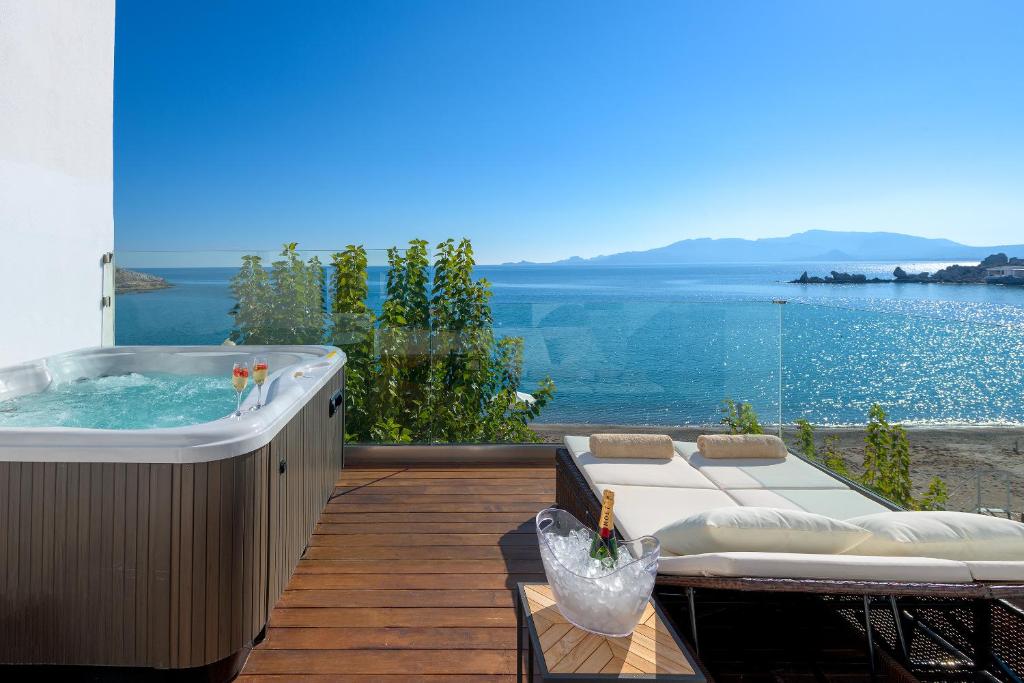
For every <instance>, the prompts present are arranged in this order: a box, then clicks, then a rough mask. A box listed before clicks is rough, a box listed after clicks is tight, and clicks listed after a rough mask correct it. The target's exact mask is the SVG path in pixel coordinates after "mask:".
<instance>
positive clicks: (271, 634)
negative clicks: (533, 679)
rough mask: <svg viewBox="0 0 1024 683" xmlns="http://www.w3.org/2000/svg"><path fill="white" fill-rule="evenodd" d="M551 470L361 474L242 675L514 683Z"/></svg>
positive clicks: (345, 487) (353, 470)
mask: <svg viewBox="0 0 1024 683" xmlns="http://www.w3.org/2000/svg"><path fill="white" fill-rule="evenodd" d="M554 498H555V475H554V469H553V467H552V466H551V465H537V464H524V465H521V466H514V465H474V464H446V465H436V464H424V465H417V466H408V467H384V466H377V467H369V466H365V467H349V468H347V469H346V470H345V471H344V472H343V473H342V475H341V477H340V478H339V480H338V485H337V488H336V491H335V494H334V496H333V497H332V499H331V500H330V501H329V502H328V504H327V506H326V508H325V509H324V512H323V514H321V516H320V521H319V523H318V525H317V527H316V530H315V532H314V535H313V537H312V539H311V540H310V545H309V548H308V550H307V551H306V554H305V556H304V557H303V559H302V560H301V561H300V562H299V565H298V567H297V568H296V570H295V574H294V575H293V576H292V579H291V581H290V582H289V584H288V586H287V589H286V590H285V592H284V594H283V595H282V597H281V599H280V600H279V601H278V603H277V605H276V606H275V608H274V611H273V613H272V615H271V618H270V625H269V627H268V629H267V636H266V639H265V640H264V641H263V642H262V643H260V645H258V646H257V647H256V648H255V649H254V650H253V651H252V653H251V654H250V656H249V659H248V661H247V662H246V664H245V667H244V669H243V670H242V673H241V675H240V677H239V679H238V680H239V681H243V682H245V683H270V682H272V681H294V680H296V679H299V678H301V679H302V680H306V681H317V680H323V681H326V680H328V679H329V680H331V681H339V680H344V681H358V680H375V681H381V680H384V681H387V680H394V681H417V680H421V681H432V680H441V679H443V680H446V681H447V680H460V679H464V680H465V681H467V682H468V681H482V682H487V681H512V680H513V679H514V678H515V670H516V666H515V664H516V663H515V654H516V652H515V648H516V636H515V623H516V617H515V610H514V607H513V589H514V588H515V584H516V582H518V581H539V580H543V571H544V570H543V568H542V566H541V562H540V556H539V554H538V550H537V541H536V535H535V532H534V527H533V517H534V515H535V514H536V513H537V511H538V510H540V509H541V508H544V507H547V506H548V505H551V504H552V503H553V502H554Z"/></svg>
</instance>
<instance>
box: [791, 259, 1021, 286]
mask: <svg viewBox="0 0 1024 683" xmlns="http://www.w3.org/2000/svg"><path fill="white" fill-rule="evenodd" d="M1000 266H1024V259H1020V258H1010V257H1008V256H1007V255H1006V254H1001V253H1000V254H992V255H991V256H988V257H986V258H985V259H984V260H982V262H981V263H979V264H978V265H976V266H961V265H952V266H948V267H946V268H943V269H941V270H937V271H935V272H934V273H927V272H925V273H908V272H907V271H905V270H903V269H902V268H900V267H899V266H897V267H896V270H894V271H892V276H893V278H894V279H892V280H885V279H882V278H877V277H874V278H870V279H868V277H867V276H866V275H862V274H860V273H852V274H851V273H837V272H836V271H834V270H833V271H832V274H831V275H826V276H825V277H817V276H814V275H811V276H809V275H808V274H807V271H804V272H803V274H802V275H801V276H800V277H798V278H797V279H796V280H790V284H800V285H819V284H820V285H862V284H869V283H880V282H898V283H907V282H924V283H948V284H996V285H1024V278H1013V277H1002V278H990V277H989V276H988V269H989V268H998V267H1000Z"/></svg>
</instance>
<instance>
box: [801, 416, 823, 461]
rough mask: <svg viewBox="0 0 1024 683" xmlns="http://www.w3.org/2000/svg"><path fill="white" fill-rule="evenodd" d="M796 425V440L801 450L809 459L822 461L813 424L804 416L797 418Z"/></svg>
mask: <svg viewBox="0 0 1024 683" xmlns="http://www.w3.org/2000/svg"><path fill="white" fill-rule="evenodd" d="M796 425H797V433H796V442H797V446H798V448H799V450H800V452H801V453H802V454H803V456H804V457H805V458H807V459H808V460H814V461H815V462H820V460H819V458H818V449H817V447H816V446H815V445H814V427H812V426H811V423H810V422H808V421H807V420H805V419H803V418H801V419H799V420H797V421H796Z"/></svg>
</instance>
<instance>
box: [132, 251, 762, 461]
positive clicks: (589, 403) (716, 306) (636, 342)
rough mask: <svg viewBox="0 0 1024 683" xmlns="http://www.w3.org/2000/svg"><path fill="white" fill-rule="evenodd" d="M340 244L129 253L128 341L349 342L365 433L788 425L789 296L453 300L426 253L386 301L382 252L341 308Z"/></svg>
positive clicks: (526, 434)
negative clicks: (733, 418) (726, 406)
mask: <svg viewBox="0 0 1024 683" xmlns="http://www.w3.org/2000/svg"><path fill="white" fill-rule="evenodd" d="M334 254H335V252H334V251H329V250H325V251H302V250H299V251H296V252H295V253H294V254H286V255H284V256H282V255H281V254H280V253H275V252H257V253H248V252H241V251H227V252H121V253H119V254H117V256H116V262H117V266H118V268H119V270H120V276H119V278H118V280H119V282H120V288H119V291H118V296H117V302H116V303H117V305H116V341H117V343H118V344H122V345H139V344H141V345H148V344H153V345H178V344H221V343H224V342H225V341H226V340H231V341H234V342H235V343H246V342H254V343H333V344H336V345H338V346H341V347H342V348H344V349H345V350H346V352H347V353H348V354H349V356H350V360H349V384H348V389H349V394H350V406H351V409H350V411H349V414H348V424H349V431H350V434H351V435H352V436H353V437H354V438H358V440H364V441H377V442H431V441H432V442H441V443H448V442H463V441H467V442H480V441H485V442H509V441H511V442H522V441H533V440H537V439H543V440H549V441H560V440H561V438H562V436H563V435H564V434H566V433H591V432H594V431H599V430H601V429H634V428H644V429H647V430H653V431H658V430H661V431H670V432H671V433H673V434H674V435H676V436H677V437H679V438H686V439H688V440H693V439H694V438H695V436H696V434H697V433H698V432H699V431H702V430H706V429H707V428H708V427H709V426H711V427H713V428H721V425H720V424H719V423H720V420H721V419H722V417H723V415H722V407H723V401H724V400H725V399H733V400H735V401H736V402H738V403H743V402H747V403H750V405H751V407H752V408H753V410H754V411H756V413H757V415H758V417H759V419H760V420H761V422H762V423H763V424H764V425H765V426H766V428H767V429H769V430H772V431H774V430H777V429H778V425H779V424H780V422H781V409H782V405H781V401H780V393H779V391H780V378H781V368H780V354H781V337H780V334H781V310H782V307H781V306H778V305H773V304H771V303H768V302H728V303H726V302H713V303H698V302H694V303H661V302H652V301H649V300H648V301H629V300H604V301H603V300H600V299H598V298H595V297H593V296H589V297H585V298H583V299H579V300H577V299H575V298H574V297H572V300H571V301H569V302H567V301H565V300H559V301H550V300H549V301H524V300H522V291H521V290H509V289H502V288H499V289H498V291H497V292H496V293H495V294H494V296H493V297H492V298H491V299H489V300H488V299H487V297H486V296H483V297H482V300H478V299H475V298H474V296H475V295H472V294H466V293H464V292H462V290H460V289H458V287H459V285H458V284H455V285H452V286H451V288H452V290H453V291H454V292H455V294H454V295H453V297H452V298H453V299H454V301H449V300H445V301H441V302H429V301H428V297H430V296H433V294H432V293H431V291H430V288H431V286H432V281H433V279H434V278H435V276H436V273H435V272H434V270H433V269H432V268H427V269H426V271H425V277H426V282H423V283H422V294H417V293H415V292H414V293H412V294H410V293H409V292H404V293H403V291H401V289H400V288H401V282H409V280H407V279H399V280H400V282H399V284H396V288H397V289H396V290H395V291H396V295H395V298H394V299H393V300H391V301H390V303H388V296H387V285H388V274H389V266H388V253H387V252H386V251H385V250H370V251H368V252H367V255H366V257H367V266H366V268H365V274H364V270H363V269H362V268H361V267H360V266H359V265H358V264H356V265H354V266H353V265H352V262H351V261H350V262H349V266H350V267H351V272H349V271H345V272H342V273H341V275H342V276H343V277H342V278H341V280H342V281H341V282H340V285H341V287H342V293H341V298H340V300H341V301H342V302H344V305H342V306H341V308H340V310H336V307H335V306H334V301H333V299H334V297H335V291H334V289H335V286H336V285H338V284H339V282H338V275H339V274H338V273H337V272H336V271H335V266H334V265H333V264H334V263H335V261H334ZM396 256H397V257H399V258H400V259H404V258H405V256H406V252H404V251H398V252H396ZM254 257H256V258H258V259H259V260H258V261H257V260H255V258H254ZM345 276H348V277H349V279H348V280H345ZM414 280H415V278H414ZM416 281H417V282H418V280H416ZM414 289H415V290H416V291H420V289H419V287H414ZM566 298H570V297H566ZM488 303H489V312H488ZM445 307H447V308H445ZM232 311H234V313H235V314H234V315H232ZM441 321H453V322H457V323H458V326H457V327H448V326H447V325H445V326H441V325H440V322H441ZM460 321H461V322H460ZM480 323H483V326H479V324H480ZM549 380H550V382H551V383H553V390H554V394H553V395H552V396H548V394H549V391H550V389H549V388H547V387H548V382H549ZM542 404H543V405H542ZM530 427H532V430H531V429H530Z"/></svg>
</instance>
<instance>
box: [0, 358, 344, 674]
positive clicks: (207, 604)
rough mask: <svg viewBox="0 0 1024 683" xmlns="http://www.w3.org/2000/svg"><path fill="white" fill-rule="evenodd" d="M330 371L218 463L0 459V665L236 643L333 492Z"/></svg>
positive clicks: (140, 658)
mask: <svg viewBox="0 0 1024 683" xmlns="http://www.w3.org/2000/svg"><path fill="white" fill-rule="evenodd" d="M342 383H343V377H342V373H341V372H339V373H338V375H337V376H335V377H334V378H332V379H331V381H330V382H328V384H327V385H325V386H324V387H323V388H322V389H321V390H320V391H318V392H317V394H316V396H314V397H313V398H312V399H311V400H310V401H309V402H308V403H307V404H306V405H305V406H304V407H303V408H302V410H301V411H300V412H299V413H298V414H297V415H296V416H295V417H294V418H293V419H292V420H290V421H289V423H288V425H287V426H286V427H285V428H284V429H283V430H282V431H281V432H280V433H279V434H278V435H277V436H276V437H275V438H274V439H273V440H272V441H271V443H269V444H267V445H266V446H264V447H263V448H260V449H258V450H256V451H253V452H251V453H247V454H244V455H241V456H238V457H236V458H232V459H229V460H222V461H215V462H211V463H197V464H187V465H174V464H137V463H30V462H0V665H2V664H66V665H77V666H89V665H97V666H131V667H155V668H191V667H199V666H204V665H207V664H212V663H214V662H217V661H219V660H221V659H224V658H226V657H228V656H230V655H232V654H234V653H235V652H238V651H239V650H241V649H243V648H245V647H247V646H248V645H249V644H250V643H251V642H252V641H253V639H254V638H255V637H256V636H257V635H258V634H259V632H260V631H261V630H262V629H263V627H264V625H265V624H266V622H267V618H268V616H269V614H270V610H271V609H272V607H273V605H274V603H275V602H276V601H277V599H278V597H279V596H280V594H281V592H282V591H283V589H284V586H285V584H286V583H287V581H288V579H289V578H290V576H291V573H292V571H293V570H294V568H295V565H296V564H297V563H298V560H299V557H300V556H301V554H302V552H303V550H304V549H305V547H306V544H307V543H308V540H309V537H310V535H311V533H312V531H313V527H314V525H315V524H316V521H317V518H318V517H319V514H320V511H321V510H322V509H323V506H324V504H325V502H326V500H327V498H328V497H329V496H330V494H331V492H332V491H333V486H334V482H335V480H336V478H337V476H338V473H339V471H340V468H341V463H342V450H341V448H342V446H341V440H342V437H343V427H342V415H341V413H340V411H339V413H338V414H337V415H336V416H335V417H334V418H331V417H329V415H328V405H327V404H328V400H329V399H330V397H331V396H332V395H333V394H334V392H335V391H337V390H338V388H340V387H341V386H342ZM282 460H284V461H285V462H286V464H287V470H286V472H285V473H284V474H281V473H280V472H279V466H280V465H279V463H280V462H281V461H282Z"/></svg>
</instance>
